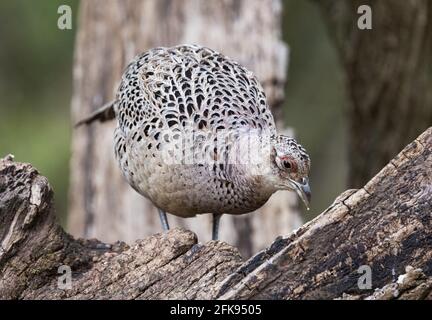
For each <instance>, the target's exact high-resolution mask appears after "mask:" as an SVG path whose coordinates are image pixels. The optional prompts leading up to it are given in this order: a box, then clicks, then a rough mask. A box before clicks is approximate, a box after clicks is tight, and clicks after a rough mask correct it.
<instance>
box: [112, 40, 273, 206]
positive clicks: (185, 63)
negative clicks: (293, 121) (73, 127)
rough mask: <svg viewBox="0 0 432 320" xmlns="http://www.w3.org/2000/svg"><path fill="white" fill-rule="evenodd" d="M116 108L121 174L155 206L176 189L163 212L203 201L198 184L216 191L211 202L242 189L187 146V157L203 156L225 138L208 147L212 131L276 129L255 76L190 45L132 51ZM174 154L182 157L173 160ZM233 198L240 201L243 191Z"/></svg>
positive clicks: (213, 153) (223, 148)
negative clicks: (197, 160) (196, 159)
mask: <svg viewBox="0 0 432 320" xmlns="http://www.w3.org/2000/svg"><path fill="white" fill-rule="evenodd" d="M115 112H116V118H117V121H118V127H117V129H116V133H115V153H116V157H117V159H118V161H119V162H120V166H121V168H122V171H123V173H124V175H125V176H126V178H127V180H128V181H129V183H130V184H131V185H132V186H133V187H134V188H135V189H136V190H138V191H139V192H140V193H142V194H144V195H146V196H147V197H149V198H150V199H151V200H152V201H153V202H155V203H156V204H157V205H158V206H164V205H165V206H167V205H168V203H170V202H172V201H171V200H172V199H174V198H176V197H177V200H178V201H177V202H178V203H176V204H171V207H168V208H167V209H166V210H167V211H168V212H170V211H171V212H172V211H173V210H175V208H174V207H175V206H189V207H187V208H186V210H189V211H191V212H192V213H193V212H195V213H200V211H202V210H203V208H206V207H209V206H210V205H209V203H204V204H202V205H201V204H200V203H202V200H200V199H199V197H198V195H194V193H197V192H199V191H200V190H201V191H207V192H211V193H216V195H215V199H214V200H215V201H210V202H211V203H214V205H219V206H220V205H222V206H224V205H223V204H221V202H220V199H222V198H223V197H226V195H227V194H226V190H228V194H229V193H230V192H229V189H230V188H231V189H233V190H231V191H232V192H234V193H236V195H237V196H238V195H239V192H240V191H241V190H234V189H235V188H236V187H235V185H234V184H235V183H234V181H231V180H232V177H230V176H229V174H227V171H226V167H225V168H224V167H223V166H219V165H218V166H215V165H208V164H205V163H191V162H190V160H191V159H189V162H188V160H187V158H188V156H185V152H186V153H187V152H188V151H191V150H192V149H193V150H192V153H195V155H193V157H195V156H196V153H197V152H198V153H199V157H200V158H202V159H205V158H208V159H216V158H221V157H224V156H226V154H227V152H228V149H229V147H230V146H229V142H228V143H227V144H226V145H223V144H222V145H220V144H219V146H220V149H218V150H216V149H215V148H213V147H210V145H211V142H214V141H215V140H216V139H217V138H216V137H217V135H218V133H219V134H220V133H221V132H233V131H236V130H246V131H247V130H255V129H256V130H258V131H261V130H263V131H265V132H268V133H269V134H274V133H275V131H276V130H275V125H274V121H273V117H272V114H271V112H270V110H269V108H268V105H267V101H266V97H265V94H264V91H263V89H262V87H261V85H260V84H259V82H258V81H257V79H256V77H255V76H254V75H253V74H252V73H251V72H250V71H248V70H247V69H246V68H244V67H242V66H241V65H239V64H238V63H236V62H235V61H233V60H231V59H229V58H227V57H225V56H223V55H222V54H219V53H217V52H215V51H213V50H211V49H208V48H205V47H200V46H192V45H183V46H177V47H173V48H155V49H152V50H149V51H147V52H145V53H143V54H141V55H140V56H138V57H137V58H136V59H134V61H132V62H131V63H130V64H129V65H128V67H127V68H126V71H125V73H124V75H123V77H122V81H121V84H120V87H119V90H118V93H117V97H116V104H115ZM185 137H189V138H185ZM189 139H191V140H189ZM192 140H193V142H192V143H190V142H191V141H192ZM202 141H205V142H202ZM186 149H187V150H186ZM176 151H178V152H177V153H176ZM174 153H175V155H174ZM178 155H180V158H181V159H180V160H179V159H178V158H176V160H173V159H174V158H175V156H178ZM170 161H171V162H170ZM192 162H194V160H192ZM230 184H233V185H232V186H229V185H230ZM209 188H210V189H209ZM221 188H223V189H224V190H223V191H220V190H219V189H221ZM237 188H238V187H237ZM206 189H208V190H206ZM182 190H183V191H182ZM219 192H222V194H218V193H219ZM247 192H250V190H249V191H247ZM185 193H189V195H188V196H186V194H185ZM240 193H241V192H240ZM240 196H241V195H240ZM191 197H193V198H194V199H191ZM197 197H198V198H197ZM245 197H247V196H246V195H245ZM183 200H184V201H183ZM233 200H234V199H233ZM235 200H236V202H237V204H236V205H237V206H241V205H242V199H240V201H239V199H235ZM200 201H201V202H200ZM174 202H175V201H174ZM180 202H181V203H180ZM233 202H234V201H233ZM252 206H253V205H252ZM243 207H245V204H244V203H243ZM246 207H247V206H246ZM210 209H213V210H215V208H209V210H210ZM222 209H223V210H229V209H230V208H228V207H225V208H221V210H222ZM231 209H232V208H231ZM246 209H247V208H246ZM232 210H234V209H232ZM207 212H209V211H207Z"/></svg>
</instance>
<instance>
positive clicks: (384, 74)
mask: <svg viewBox="0 0 432 320" xmlns="http://www.w3.org/2000/svg"><path fill="white" fill-rule="evenodd" d="M316 3H317V4H318V5H319V6H320V7H321V9H322V11H323V14H324V17H325V20H326V21H327V22H328V26H329V33H330V35H331V37H333V39H334V42H335V44H336V47H337V48H338V51H339V55H340V57H341V60H342V63H343V66H344V69H345V76H346V80H347V89H348V92H349V97H350V100H351V101H350V106H349V108H348V116H349V134H350V139H349V144H348V146H349V148H348V157H349V178H348V179H349V181H348V185H349V186H350V187H355V188H358V187H360V186H362V185H364V183H366V182H367V181H368V180H369V179H370V178H371V177H372V176H373V175H375V174H376V173H377V172H378V170H380V168H382V166H383V165H384V164H385V163H387V162H388V161H389V160H390V159H391V158H393V157H394V156H395V155H396V154H397V152H398V151H399V150H400V149H401V148H402V147H403V146H404V145H406V144H407V143H408V142H409V141H412V139H414V138H415V137H416V136H418V135H419V134H420V132H422V131H423V130H425V129H426V128H427V127H429V126H430V125H431V124H432V90H431V88H432V2H431V1H429V0H412V1H393V0H379V1H372V0H349V1H347V0H319V1H316ZM361 5H369V6H370V7H371V9H372V27H373V29H372V30H360V29H359V28H358V26H357V21H358V19H359V17H360V14H358V13H357V9H358V8H359V7H360V6H361Z"/></svg>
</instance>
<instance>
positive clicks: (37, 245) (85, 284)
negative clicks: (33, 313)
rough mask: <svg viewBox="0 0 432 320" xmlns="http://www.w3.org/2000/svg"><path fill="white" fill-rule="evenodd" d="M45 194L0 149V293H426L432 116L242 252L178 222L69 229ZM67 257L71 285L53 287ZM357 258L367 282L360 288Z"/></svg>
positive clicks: (431, 278)
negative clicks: (89, 232) (350, 180)
mask: <svg viewBox="0 0 432 320" xmlns="http://www.w3.org/2000/svg"><path fill="white" fill-rule="evenodd" d="M52 194H53V193H52V190H51V188H50V186H49V184H48V181H47V180H46V178H44V177H42V176H40V175H39V174H38V172H37V171H36V170H35V169H34V168H33V167H32V166H31V165H29V164H22V163H16V162H13V161H12V159H11V158H5V159H2V160H0V243H1V247H0V248H1V250H0V298H5V299H16V298H20V299H32V298H44V299H56V298H69V299H86V298H89V299H96V298H97V299H101V298H116V299H150V298H153V299H162V298H172V299H174V298H177V299H194V298H202V299H214V298H219V299H256V298H260V299H262V298H263V299H312V298H326V299H332V298H342V299H396V298H399V299H432V225H431V224H432V219H431V218H432V201H431V197H432V127H431V128H429V129H428V130H427V131H426V132H425V133H423V134H422V135H421V136H420V137H419V138H417V139H416V140H415V141H413V142H412V143H411V144H409V145H408V146H407V147H406V148H405V149H404V150H403V151H402V152H401V153H399V155H398V156H397V157H396V158H394V159H393V160H392V161H391V162H390V163H389V164H388V165H387V166H386V167H385V168H384V169H382V170H381V171H380V173H378V174H377V175H376V176H375V177H374V178H373V179H372V180H371V181H369V182H368V183H367V184H366V185H365V186H364V187H363V188H361V189H359V190H349V191H347V192H344V193H343V194H342V195H341V196H339V197H338V198H337V199H336V200H335V202H334V203H333V204H332V205H331V206H330V207H329V208H328V209H327V210H326V211H324V212H323V213H322V214H321V215H319V216H318V217H317V218H315V219H314V220H312V221H310V222H309V223H307V224H306V225H304V226H303V227H301V228H300V229H299V230H297V231H296V232H294V233H293V234H291V235H289V236H288V237H285V238H282V237H279V238H277V239H276V240H275V241H274V242H273V244H272V245H271V246H270V247H269V248H267V249H266V250H264V251H262V252H260V253H258V254H256V255H255V256H254V257H252V258H251V259H249V260H248V261H246V262H243V261H242V259H241V257H240V255H239V253H238V251H237V250H236V249H235V248H233V247H231V246H229V245H228V244H226V243H223V242H218V241H210V242H208V243H205V244H198V243H197V238H196V236H195V235H194V234H193V233H192V232H190V231H184V230H181V229H174V230H171V231H170V232H168V233H167V234H156V235H153V236H150V237H148V238H146V239H144V240H139V241H137V242H135V243H134V244H132V245H130V246H129V245H126V244H125V243H121V242H117V243H115V244H113V245H107V244H104V243H101V242H99V241H98V240H75V239H73V238H72V237H71V236H69V235H67V234H66V233H65V232H64V231H63V230H62V229H61V228H60V227H59V225H58V224H57V222H56V220H55V215H54V213H53V212H52V210H53V209H52V208H53V206H52ZM63 265H66V266H69V267H70V268H71V269H72V272H73V273H72V285H71V288H70V289H61V288H59V287H58V280H59V278H58V277H59V274H58V273H57V271H58V268H59V267H60V266H63ZM363 265H366V266H369V267H370V268H371V271H372V273H371V277H372V278H371V280H372V289H370V290H361V289H360V288H359V287H358V279H359V277H360V276H361V274H358V268H359V267H360V266H363ZM375 288H380V290H379V291H377V292H374V290H373V289H375Z"/></svg>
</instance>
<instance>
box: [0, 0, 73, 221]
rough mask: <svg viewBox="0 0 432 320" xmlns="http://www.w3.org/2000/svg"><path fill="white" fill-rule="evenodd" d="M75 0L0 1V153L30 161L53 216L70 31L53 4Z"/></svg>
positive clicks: (63, 173) (60, 171) (63, 193)
mask: <svg viewBox="0 0 432 320" xmlns="http://www.w3.org/2000/svg"><path fill="white" fill-rule="evenodd" d="M61 4H68V5H70V6H71V8H72V11H73V13H74V15H73V17H74V18H75V17H76V13H77V1H51V0H43V1H38V2H37V4H36V3H35V2H33V1H29V0H17V1H13V0H4V1H0V70H1V72H0V97H1V99H0V156H4V155H5V154H8V153H12V154H14V155H15V156H16V159H17V161H23V162H31V163H32V164H34V165H35V166H36V167H37V168H38V169H39V170H40V171H41V172H42V173H43V174H44V175H46V176H47V177H48V179H49V181H50V182H51V183H52V185H53V187H54V190H55V193H56V205H57V210H58V213H59V216H60V217H61V218H62V221H63V220H64V217H65V213H66V204H67V186H68V164H69V149H70V148H69V142H70V131H71V130H70V124H69V109H70V100H71V90H72V83H71V80H72V59H73V42H74V33H75V24H74V25H73V30H65V31H62V30H59V29H58V28H57V19H58V17H59V15H58V14H57V8H58V7H59V6H60V5H61Z"/></svg>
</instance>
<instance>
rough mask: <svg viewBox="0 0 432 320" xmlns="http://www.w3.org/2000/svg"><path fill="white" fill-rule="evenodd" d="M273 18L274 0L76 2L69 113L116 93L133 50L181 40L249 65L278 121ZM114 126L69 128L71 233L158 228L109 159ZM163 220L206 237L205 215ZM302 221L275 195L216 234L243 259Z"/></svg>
mask: <svg viewBox="0 0 432 320" xmlns="http://www.w3.org/2000/svg"><path fill="white" fill-rule="evenodd" d="M280 19H281V2H280V1H279V0H265V1H262V0H252V1H251V0H223V1H199V0H164V1H161V0H143V1H141V0H136V1H120V0H111V1H109V2H108V3H107V1H106V0H104V1H82V2H81V8H80V20H79V31H78V36H77V42H76V45H77V46H76V56H75V68H74V86H75V88H74V96H73V101H72V119H73V121H74V122H76V121H78V120H80V119H82V118H83V117H85V116H87V115H88V114H90V113H91V112H92V111H93V110H94V109H96V108H98V107H100V106H101V105H103V104H104V103H105V102H107V101H110V100H111V99H112V98H113V96H114V91H115V89H116V88H117V85H118V83H119V80H120V76H121V73H122V70H123V68H124V67H125V66H126V65H127V63H128V62H129V61H130V60H131V59H132V58H133V57H134V56H135V55H136V54H138V53H140V52H143V51H145V50H147V49H150V48H152V47H157V46H172V45H176V44H181V43H198V44H202V45H205V46H208V47H211V48H213V49H215V50H218V51H220V52H222V53H224V54H226V55H228V56H230V57H232V58H234V59H236V60H237V61H239V62H240V63H241V64H243V65H245V66H246V67H248V68H249V69H250V70H252V71H253V72H254V73H255V74H256V75H257V77H258V78H259V80H260V82H261V83H262V85H263V87H264V89H265V92H266V94H267V97H268V99H269V104H270V105H271V106H272V109H273V112H274V114H275V118H276V119H282V117H281V116H280V115H279V114H280V112H281V111H280V106H281V102H282V99H283V95H284V84H285V72H286V67H287V47H286V46H285V44H283V43H282V42H281V30H280V28H281V26H280V25H281V21H280ZM278 115H279V116H278ZM280 121H281V120H279V122H280ZM278 124H279V126H281V123H278ZM114 127H115V123H114V121H113V122H112V123H109V124H108V125H105V124H103V125H101V124H94V125H92V126H89V127H86V128H85V127H83V128H79V129H77V130H76V131H74V133H73V139H72V141H73V146H72V151H73V152H72V163H71V185H70V211H69V221H68V228H69V230H70V232H71V233H72V234H73V235H76V236H85V237H98V238H100V239H101V240H104V241H116V240H119V239H121V240H125V241H133V240H135V239H138V238H142V237H144V236H146V235H149V234H153V233H155V232H157V231H159V230H161V229H160V228H161V227H160V223H159V220H158V219H159V218H158V215H157V211H156V209H155V208H154V206H153V205H152V204H151V203H150V202H149V201H147V200H146V199H144V198H143V197H142V196H140V195H139V194H137V193H136V192H135V191H133V190H132V188H130V187H129V186H128V185H127V184H126V183H125V182H124V180H123V178H122V177H121V174H120V170H119V169H118V165H117V163H115V162H114V156H113V147H112V144H113V141H112V140H113V131H114ZM285 132H287V133H288V134H292V132H291V131H290V130H286V131H285ZM169 219H170V224H171V225H173V226H176V225H177V226H182V227H185V228H187V229H191V230H194V231H195V232H197V233H198V236H199V239H200V240H202V241H204V240H207V239H209V238H210V235H211V226H210V222H211V221H210V220H211V219H210V217H209V216H208V215H205V216H200V217H197V218H193V219H187V220H185V219H180V218H175V217H173V216H169ZM301 224H302V221H301V218H300V215H299V211H298V208H297V199H296V196H295V195H294V194H291V193H290V192H279V193H277V194H276V195H274V196H273V198H272V199H271V200H270V201H269V203H268V204H266V206H265V207H263V208H262V209H260V210H258V211H257V212H255V213H253V214H250V215H246V216H241V217H231V216H224V217H222V222H221V239H223V240H225V241H228V242H229V243H231V244H234V245H236V246H238V247H239V248H240V251H241V252H242V254H243V255H244V256H250V255H251V254H252V253H253V252H256V251H258V250H260V249H262V248H264V247H265V246H266V245H267V244H268V243H270V242H271V241H272V239H273V238H274V237H275V236H276V235H277V234H288V233H289V232H290V231H291V230H292V229H294V228H297V227H299V226H300V225H301Z"/></svg>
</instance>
